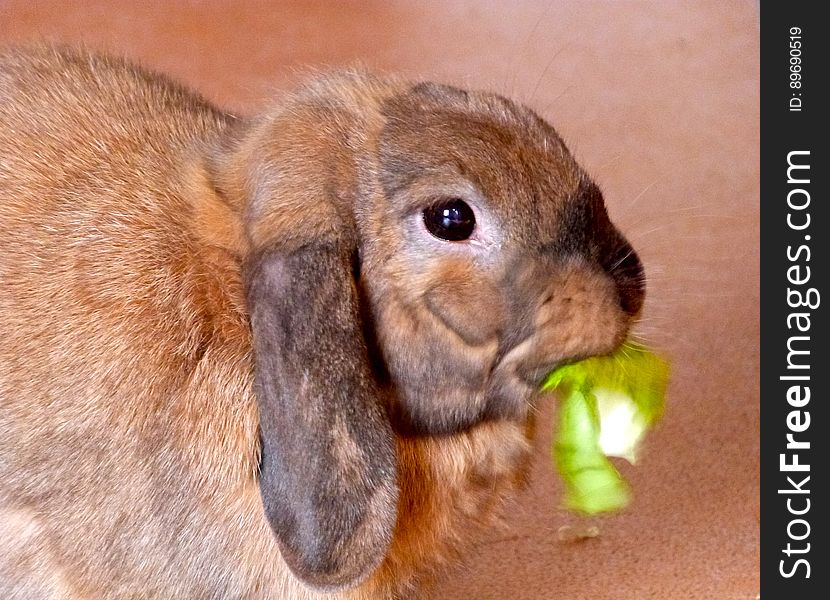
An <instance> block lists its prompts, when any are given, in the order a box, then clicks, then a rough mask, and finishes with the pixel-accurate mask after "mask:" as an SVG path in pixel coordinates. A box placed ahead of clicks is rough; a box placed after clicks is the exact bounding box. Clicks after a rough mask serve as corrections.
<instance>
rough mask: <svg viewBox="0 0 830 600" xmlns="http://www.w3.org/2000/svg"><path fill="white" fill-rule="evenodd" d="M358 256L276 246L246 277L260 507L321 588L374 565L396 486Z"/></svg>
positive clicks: (343, 246) (299, 572) (331, 247)
mask: <svg viewBox="0 0 830 600" xmlns="http://www.w3.org/2000/svg"><path fill="white" fill-rule="evenodd" d="M354 253H355V247H354V246H353V245H350V244H347V243H344V242H343V241H342V240H338V241H329V242H319V243H310V244H306V245H303V246H300V247H299V248H297V249H294V250H292V251H290V252H288V253H284V252H281V251H280V250H279V249H272V250H270V251H264V252H260V253H259V254H258V256H256V257H255V258H253V259H252V260H251V261H250V262H249V265H248V273H247V302H248V308H249V311H250V318H251V326H252V330H253V341H254V354H255V369H256V373H255V386H256V396H257V402H258V406H259V414H260V427H261V436H262V458H261V476H260V489H261V493H262V500H263V504H264V506H265V513H266V515H267V517H268V520H269V522H270V524H271V527H272V528H273V530H274V533H275V534H276V537H277V540H278V541H279V546H280V549H281V550H282V553H283V557H284V559H285V561H286V563H287V564H288V565H289V567H290V568H291V569H292V571H293V572H294V574H295V575H296V576H297V577H298V578H300V579H301V580H303V581H304V582H305V583H307V584H309V585H311V586H314V587H318V588H323V589H328V590H331V589H337V588H341V587H344V586H348V585H353V584H355V583H357V582H359V581H360V580H361V579H363V578H364V577H365V576H367V575H368V574H369V573H370V572H371V571H372V570H374V568H375V567H377V566H378V564H379V563H380V562H381V560H382V559H383V557H384V555H385V553H386V550H387V549H388V546H389V543H390V540H391V535H392V529H393V527H394V524H395V518H396V504H397V493H398V491H397V481H396V463H395V455H394V442H393V434H392V430H391V426H390V424H389V420H388V418H387V416H386V412H385V409H384V407H383V406H382V403H381V401H380V393H379V390H378V387H377V384H376V383H375V381H374V379H373V374H372V368H371V365H370V361H369V355H368V350H367V347H366V343H365V342H364V340H363V336H362V328H361V326H360V310H359V307H358V293H357V288H356V282H355V281H354V278H353V261H352V256H353V255H354Z"/></svg>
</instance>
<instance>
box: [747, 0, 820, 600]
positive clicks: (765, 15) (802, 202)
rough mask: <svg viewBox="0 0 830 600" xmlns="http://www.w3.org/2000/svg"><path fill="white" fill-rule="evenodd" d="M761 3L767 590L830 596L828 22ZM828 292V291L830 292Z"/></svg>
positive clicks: (800, 9)
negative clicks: (829, 524)
mask: <svg viewBox="0 0 830 600" xmlns="http://www.w3.org/2000/svg"><path fill="white" fill-rule="evenodd" d="M823 8H824V5H823V3H821V2H807V1H806V0H805V1H800V2H779V1H775V0H769V1H767V2H764V3H763V4H762V5H761V341H762V351H761V442H762V443H761V467H762V469H761V540H762V542H761V595H762V597H764V598H793V599H799V600H801V599H810V598H828V597H830V558H828V556H830V554H829V553H830V547H828V543H830V536H828V534H827V518H826V513H827V511H830V505H828V499H827V495H828V494H827V492H826V490H827V489H830V481H828V477H827V474H828V472H827V469H826V463H827V455H828V451H829V450H828V438H830V427H828V426H827V420H828V409H827V406H828V404H830V396H828V386H827V380H828V377H830V359H828V356H827V353H826V352H823V350H824V349H826V347H827V346H826V344H827V339H828V331H827V319H826V317H825V316H824V313H825V312H826V309H825V307H824V306H823V304H822V301H824V300H825V298H824V297H823V296H824V292H825V291H826V285H825V281H826V275H827V270H828V265H827V262H826V261H827V258H826V256H827V247H828V243H827V241H828V237H830V217H828V210H827V205H828V203H830V196H828V185H827V181H828V179H830V164H828V160H827V137H828V135H830V128H828V127H827V125H826V124H825V120H824V118H823V117H824V113H825V111H827V110H830V101H828V94H827V81H826V80H827V79H828V77H830V72H828V69H827V66H828V60H827V57H828V50H830V48H828V43H827V40H828V37H830V23H828V22H827V21H826V20H825V19H823V18H822V17H821V16H820V13H821V12H823V10H822V9H823ZM826 301H827V302H830V296H828V297H826ZM821 490H825V491H821Z"/></svg>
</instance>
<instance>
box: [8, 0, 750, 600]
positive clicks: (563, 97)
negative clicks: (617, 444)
mask: <svg viewBox="0 0 830 600" xmlns="http://www.w3.org/2000/svg"><path fill="white" fill-rule="evenodd" d="M758 37H759V34H758V9H757V5H756V4H755V3H754V2H750V1H743V2H737V1H730V2H724V1H717V2H688V3H686V2H668V1H660V0H655V1H653V2H619V1H590V2H589V1H576V0H574V1H570V2H565V1H560V0H553V1H551V0H542V1H538V2H508V1H504V2H501V1H497V0H493V1H491V2H473V1H443V2H441V1H437V0H436V1H432V2H401V1H376V2H334V1H332V2H301V1H292V2H272V3H256V2H246V3H241V2H240V3H231V2H180V3H172V2H170V3H162V2H159V3H149V2H133V3H119V2H108V1H103V0H96V1H90V2H76V3H72V4H71V5H70V3H65V2H54V3H48V2H32V1H27V0H19V1H5V0H0V44H3V45H5V44H8V43H14V42H19V41H27V40H33V39H50V40H59V41H64V42H73V43H74V42H84V43H85V44H87V45H88V46H90V47H92V48H102V49H107V50H111V51H115V52H117V53H122V54H125V55H127V56H130V57H133V58H136V59H139V60H141V61H142V62H144V63H145V64H147V65H149V66H152V67H155V68H157V69H160V70H164V71H167V72H169V73H171V74H172V75H174V76H176V77H178V78H180V79H182V80H184V81H186V82H188V83H189V84H191V85H192V86H193V87H195V88H197V89H199V90H200V91H202V92H203V93H204V94H205V95H206V96H208V97H209V98H211V99H213V100H215V101H216V102H218V103H219V104H221V105H223V106H225V107H228V108H230V109H232V110H239V111H252V110H256V109H257V108H258V107H260V106H262V105H263V104H264V103H265V102H267V99H268V97H269V96H270V95H271V94H272V93H273V92H275V91H277V90H280V89H283V88H285V87H288V86H291V85H292V84H293V83H295V82H296V81H297V79H298V78H299V77H300V76H301V73H302V71H303V70H305V69H307V68H308V67H310V66H311V67H321V66H332V65H341V64H352V63H354V62H356V61H360V62H363V63H364V64H366V65H368V66H369V67H371V68H374V69H378V70H383V71H396V72H400V73H403V74H404V75H407V76H411V77H423V78H431V79H437V80H442V81H447V82H452V83H456V84H460V85H464V86H468V87H481V88H490V89H493V90H496V91H499V92H502V93H505V94H507V95H510V96H513V97H514V98H517V99H518V100H521V101H524V102H526V103H528V104H530V105H531V106H533V107H534V108H536V109H537V110H538V111H539V112H540V113H541V114H542V115H543V116H544V117H545V118H547V119H549V120H550V121H551V122H552V123H553V124H554V125H555V126H556V127H557V128H558V130H559V131H560V133H561V134H562V135H563V137H564V138H565V139H566V141H567V142H568V143H569V145H570V147H571V149H572V150H573V151H574V152H575V154H576V155H577V157H578V158H579V159H580V160H581V161H582V163H583V164H584V165H585V166H586V168H587V169H588V170H589V172H591V173H592V174H593V175H594V176H595V178H596V179H597V181H598V182H599V183H600V185H601V186H602V188H603V189H604V191H605V195H606V199H607V202H608V205H609V210H610V212H611V215H612V217H613V218H615V220H616V221H617V222H618V223H619V225H620V226H621V228H622V229H623V231H625V232H626V233H627V234H628V236H629V237H630V239H631V240H632V242H633V243H634V245H635V247H636V248H637V249H638V250H639V252H640V254H641V256H642V258H643V259H644V263H645V265H646V270H647V272H648V274H649V284H648V285H649V296H648V301H647V303H646V310H645V313H644V315H645V316H644V321H643V323H642V324H641V325H640V327H639V328H638V330H639V332H640V333H641V334H642V335H644V336H645V337H646V338H647V339H648V340H650V342H651V343H653V344H655V345H657V346H659V347H662V348H664V349H665V350H666V351H667V352H668V353H669V354H670V355H671V356H672V358H673V366H674V378H673V382H672V384H671V386H670V395H669V409H668V412H667V415H666V418H665V420H664V422H663V423H662V425H661V426H660V428H659V429H658V430H657V431H655V432H654V433H653V434H652V435H651V437H650V438H649V439H648V441H647V448H646V451H645V454H644V456H643V458H642V460H641V462H640V463H639V464H638V466H637V467H635V468H632V467H628V466H627V465H623V466H622V470H623V471H624V473H625V474H626V475H627V476H628V477H629V478H630V480H631V481H632V483H633V485H634V489H635V494H636V497H635V503H634V505H633V506H632V508H631V509H630V510H629V511H627V512H626V513H624V514H622V515H619V516H616V517H610V518H603V519H598V520H596V521H592V522H591V523H592V524H597V525H598V526H599V528H600V531H601V533H600V536H599V537H598V538H595V539H590V540H585V541H582V542H572V541H570V542H569V541H561V540H560V539H559V537H560V536H559V535H558V532H559V530H560V528H561V527H562V526H568V525H580V524H581V523H580V522H579V521H577V520H576V519H575V518H574V517H571V516H569V515H567V514H566V513H564V512H563V511H561V510H558V509H557V506H558V501H559V488H558V484H557V482H556V479H555V476H554V475H553V473H552V471H551V468H550V466H549V461H548V457H547V453H548V444H549V441H550V438H549V433H547V432H545V431H544V430H545V428H544V427H543V428H542V429H543V431H542V433H541V434H540V438H539V439H538V440H537V450H538V451H537V460H536V463H535V471H534V479H533V484H532V486H531V487H530V489H529V490H527V492H525V493H524V494H523V495H522V496H521V497H520V498H519V499H518V500H517V502H516V503H515V504H513V505H511V506H510V510H509V516H508V524H509V526H510V528H509V530H508V531H507V532H493V535H492V539H490V540H489V541H488V542H487V543H485V544H482V545H481V546H480V547H479V548H477V550H476V552H475V554H474V556H472V558H471V561H470V563H469V565H468V568H467V569H459V570H456V571H454V572H453V573H451V574H450V575H449V576H448V578H447V579H446V580H445V581H444V582H443V583H442V584H441V585H440V586H439V587H438V588H436V589H435V590H433V591H431V592H430V593H429V594H428V597H429V598H441V599H443V598H461V599H465V598H475V599H479V598H481V599H487V598H493V599H496V598H498V599H501V598H527V599H531V600H534V599H542V598H564V599H583V598H585V599H590V600H601V599H605V598H613V599H618V598H626V599H627V598H631V599H640V598H657V599H667V598H679V599H680V598H682V599H684V600H685V599H691V598H701V599H721V598H723V599H734V600H739V599H751V598H755V597H756V594H757V593H758V590H759V573H758V556H759V549H758V545H759V500H758V485H759V484H758V482H759V468H758V454H759V435H758V429H759V409H758V396H759V390H758V375H759V347H758V329H759V312H758V304H759V283H758V282H759V260H758V255H759V252H758V224H759V216H758V210H759V204H758V202H759V201H758V198H759V187H758V156H759V150H758V146H759V131H758V116H759V97H758V79H759V47H758ZM550 418H551V409H550V407H549V406H548V407H547V409H546V410H545V412H544V413H543V421H542V422H546V421H545V419H547V422H549V420H550Z"/></svg>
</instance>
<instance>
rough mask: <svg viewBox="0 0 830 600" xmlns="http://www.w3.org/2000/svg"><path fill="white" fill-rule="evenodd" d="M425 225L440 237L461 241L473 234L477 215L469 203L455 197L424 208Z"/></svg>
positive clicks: (451, 240)
mask: <svg viewBox="0 0 830 600" xmlns="http://www.w3.org/2000/svg"><path fill="white" fill-rule="evenodd" d="M424 225H426V228H427V230H428V231H429V232H430V233H431V234H432V235H434V236H435V237H437V238H438V239H441V240H446V241H448V242H460V241H462V240H466V239H467V238H469V237H470V236H471V235H473V230H474V229H475V228H476V216H475V213H474V212H473V209H472V208H470V205H469V204H467V203H466V202H464V201H463V200H459V199H458V198H453V199H451V200H447V201H445V202H441V203H439V204H435V205H433V206H431V207H429V208H427V209H426V210H424Z"/></svg>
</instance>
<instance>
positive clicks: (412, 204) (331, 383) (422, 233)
mask: <svg viewBox="0 0 830 600" xmlns="http://www.w3.org/2000/svg"><path fill="white" fill-rule="evenodd" d="M209 162H210V170H211V172H212V177H213V180H214V183H213V185H214V187H215V189H216V190H217V193H218V194H219V195H220V196H221V197H222V198H224V199H225V201H226V202H227V203H228V204H230V205H234V206H238V208H239V211H240V212H241V214H242V216H243V218H242V222H243V227H244V238H245V244H246V250H245V261H244V262H245V267H244V280H245V286H246V297H247V303H248V310H249V312H250V319H251V326H252V333H253V343H254V355H255V388H256V395H257V402H258V408H259V412H260V427H261V438H262V459H261V480H260V487H261V493H262V497H263V503H264V506H265V512H266V515H267V517H268V519H269V522H270V524H271V526H272V528H273V530H274V532H275V534H276V537H277V539H278V541H279V544H280V547H281V550H282V552H283V555H284V558H285V560H286V562H287V563H288V565H289V566H290V567H291V569H292V571H293V572H294V573H295V574H296V575H297V576H298V577H299V578H300V579H302V580H303V581H305V582H307V583H309V584H310V585H312V586H315V587H319V588H324V589H336V588H340V587H343V586H347V585H353V584H355V583H356V582H358V581H360V580H362V579H363V578H364V577H366V576H367V575H368V574H369V573H370V572H371V571H372V569H374V568H375V567H376V566H377V565H378V564H379V562H380V561H381V560H382V558H383V556H384V553H385V552H386V549H387V548H388V546H389V543H390V539H391V535H392V531H393V529H394V524H395V518H396V513H397V511H396V503H397V501H398V489H399V488H398V483H397V465H396V457H395V450H394V436H395V435H405V436H422V435H429V436H442V435H447V434H452V433H456V432H459V431H464V430H466V429H468V428H471V427H473V426H475V425H476V424H479V423H481V422H483V421H488V420H510V421H518V422H522V421H524V420H525V419H527V417H528V412H529V408H530V405H531V402H532V399H533V397H534V392H535V390H536V389H537V387H538V385H539V383H540V381H541V379H542V377H543V376H544V375H545V374H546V373H547V372H549V371H550V370H551V369H552V368H553V367H555V366H556V365H557V364H560V363H561V362H563V361H567V360H571V359H575V358H579V357H583V356H586V355H591V354H598V353H604V352H607V351H610V350H612V349H613V348H614V347H615V346H616V345H617V344H618V343H619V342H621V340H622V339H623V338H624V336H625V335H626V332H627V330H628V327H629V324H630V322H631V320H632V318H633V317H634V316H635V315H636V314H637V313H638V311H639V310H640V307H641V304H642V300H643V293H644V291H643V273H642V268H641V265H640V262H639V260H638V258H637V255H636V254H635V253H634V251H633V250H632V248H631V247H630V246H629V244H628V243H627V242H626V240H625V239H624V238H623V237H622V235H621V234H620V233H619V232H618V231H617V229H615V227H614V226H613V225H612V224H611V222H610V220H609V217H608V214H607V213H606V209H605V207H604V203H603V197H602V194H601V192H600V190H599V188H598V187H597V186H596V185H595V184H594V183H593V182H592V181H591V179H590V178H589V177H588V176H587V175H586V174H585V172H584V171H583V170H582V169H581V168H580V167H579V166H578V165H577V164H576V162H575V161H574V159H573V157H572V156H571V154H570V153H569V151H568V150H567V149H566V147H565V145H564V144H563V142H562V140H561V139H560V138H559V136H558V135H557V133H556V132H555V131H554V129H553V128H552V127H551V126H550V125H548V124H547V123H546V122H544V121H543V120H542V119H541V118H539V117H538V116H537V115H535V114H534V113H533V112H532V111H531V110H529V109H527V108H525V107H522V106H518V105H516V104H514V103H512V102H510V101H508V100H506V99H504V98H502V97H500V96H497V95H493V94H486V93H472V92H466V91H462V90H460V89H456V88H452V87H448V86H444V85H438V84H429V83H426V84H417V85H410V84H405V83H401V82H398V81H389V80H385V79H378V78H374V77H371V76H369V75H366V74H361V73H348V74H345V75H338V76H333V77H328V78H326V77H323V78H319V79H317V80H315V81H314V82H313V83H311V84H310V85H308V86H307V87H306V88H304V89H303V90H302V91H301V92H299V93H298V94H297V95H295V96H294V97H292V98H291V99H290V100H289V101H288V102H285V103H283V104H281V105H280V108H279V109H278V110H276V111H274V112H273V113H271V114H269V115H267V116H266V117H264V118H262V119H259V120H254V121H251V122H249V123H243V124H240V125H239V126H238V127H234V128H232V131H231V132H230V133H228V134H227V135H225V136H224V137H223V139H222V141H221V142H220V143H219V144H218V145H217V146H216V147H215V148H213V150H212V153H211V158H210V161H209Z"/></svg>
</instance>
